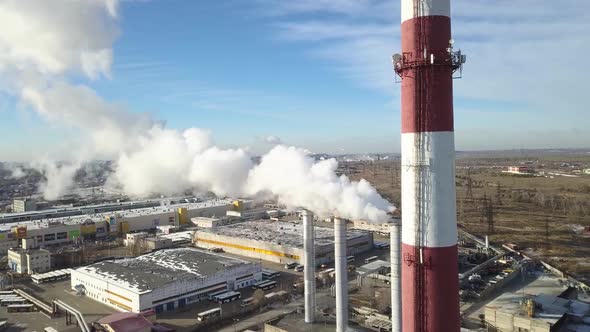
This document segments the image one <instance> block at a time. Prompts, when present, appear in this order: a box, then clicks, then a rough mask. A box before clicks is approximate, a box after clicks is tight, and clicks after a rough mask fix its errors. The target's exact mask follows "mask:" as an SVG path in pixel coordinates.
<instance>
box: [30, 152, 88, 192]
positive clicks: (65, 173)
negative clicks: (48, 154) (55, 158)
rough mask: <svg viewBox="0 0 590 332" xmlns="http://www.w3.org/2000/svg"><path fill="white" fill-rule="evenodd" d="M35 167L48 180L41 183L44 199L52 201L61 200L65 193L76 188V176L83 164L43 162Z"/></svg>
mask: <svg viewBox="0 0 590 332" xmlns="http://www.w3.org/2000/svg"><path fill="white" fill-rule="evenodd" d="M34 167H35V168H36V169H37V170H39V171H40V172H41V174H43V176H45V178H46V179H47V181H46V182H43V183H41V186H40V188H39V189H40V190H41V191H42V192H43V198H45V199H46V200H50V201H52V200H56V199H58V198H60V197H61V196H62V195H63V193H65V192H67V191H68V190H69V189H71V188H72V187H73V186H74V176H75V175H76V172H77V171H78V169H80V167H81V164H80V163H77V162H74V163H68V164H63V163H56V162H51V161H43V162H41V163H38V164H37V165H34Z"/></svg>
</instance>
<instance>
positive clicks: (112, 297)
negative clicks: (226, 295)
mask: <svg viewBox="0 0 590 332" xmlns="http://www.w3.org/2000/svg"><path fill="white" fill-rule="evenodd" d="M260 280H262V268H261V266H260V265H259V264H256V263H251V262H247V261H243V260H239V259H235V258H230V257H226V256H223V255H219V254H214V253H210V252H206V251H202V250H197V249H190V248H179V249H166V250H160V251H156V252H153V253H150V254H147V255H143V256H139V257H137V258H131V259H122V260H115V261H104V262H100V263H95V264H92V265H89V266H85V267H81V268H78V269H75V270H73V271H72V275H71V287H72V289H74V290H76V291H78V292H82V293H84V294H85V296H87V297H88V298H90V299H93V300H95V301H98V302H101V303H104V304H106V305H109V306H111V307H114V308H116V309H118V310H121V311H128V312H141V311H144V310H148V309H154V310H155V311H156V312H162V311H172V310H175V309H177V308H182V307H184V306H186V305H188V304H191V303H194V302H198V301H201V300H204V299H206V298H207V296H208V294H211V293H214V292H218V291H220V290H237V289H240V288H243V287H248V286H250V285H252V284H254V283H256V282H258V281H260Z"/></svg>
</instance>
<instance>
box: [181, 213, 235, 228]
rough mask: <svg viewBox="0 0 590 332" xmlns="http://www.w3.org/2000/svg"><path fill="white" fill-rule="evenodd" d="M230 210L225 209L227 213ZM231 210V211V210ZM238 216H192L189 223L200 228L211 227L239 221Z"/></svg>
mask: <svg viewBox="0 0 590 332" xmlns="http://www.w3.org/2000/svg"><path fill="white" fill-rule="evenodd" d="M229 212H230V211H227V213H229ZM231 212H233V211H231ZM240 221H241V220H240V219H239V218H233V217H221V218H208V217H194V218H191V223H192V224H193V225H195V226H197V227H200V228H213V227H219V226H225V225H230V224H233V223H236V222H240Z"/></svg>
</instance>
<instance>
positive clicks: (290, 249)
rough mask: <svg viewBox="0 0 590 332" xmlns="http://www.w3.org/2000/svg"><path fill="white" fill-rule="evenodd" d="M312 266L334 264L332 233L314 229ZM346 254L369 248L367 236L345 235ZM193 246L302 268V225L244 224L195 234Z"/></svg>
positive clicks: (364, 234) (370, 237) (332, 230)
mask: <svg viewBox="0 0 590 332" xmlns="http://www.w3.org/2000/svg"><path fill="white" fill-rule="evenodd" d="M314 230H315V256H316V259H315V263H316V264H323V263H328V262H332V261H334V229H332V228H328V227H318V226H316V227H314ZM347 244H348V246H347V252H348V255H354V254H357V253H361V252H364V251H367V250H370V249H371V248H372V246H373V236H372V234H371V233H368V232H362V231H348V232H347ZM195 245H197V246H198V247H202V248H223V250H225V251H226V252H230V253H234V254H238V255H242V256H247V257H252V258H257V259H263V260H265V261H269V262H275V263H291V262H297V263H299V264H303V263H304V262H303V260H304V251H303V225H302V224H301V223H290V222H281V221H270V220H256V221H245V222H242V223H237V224H234V225H228V226H222V227H217V228H213V229H203V230H198V231H196V232H195Z"/></svg>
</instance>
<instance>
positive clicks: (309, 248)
mask: <svg viewBox="0 0 590 332" xmlns="http://www.w3.org/2000/svg"><path fill="white" fill-rule="evenodd" d="M302 215H303V251H304V252H305V254H304V256H303V265H304V267H305V269H304V270H303V278H304V286H305V322H306V323H313V322H314V320H315V243H314V231H313V213H311V212H310V211H307V210H303V212H302Z"/></svg>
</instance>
